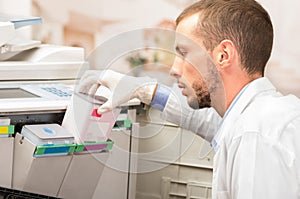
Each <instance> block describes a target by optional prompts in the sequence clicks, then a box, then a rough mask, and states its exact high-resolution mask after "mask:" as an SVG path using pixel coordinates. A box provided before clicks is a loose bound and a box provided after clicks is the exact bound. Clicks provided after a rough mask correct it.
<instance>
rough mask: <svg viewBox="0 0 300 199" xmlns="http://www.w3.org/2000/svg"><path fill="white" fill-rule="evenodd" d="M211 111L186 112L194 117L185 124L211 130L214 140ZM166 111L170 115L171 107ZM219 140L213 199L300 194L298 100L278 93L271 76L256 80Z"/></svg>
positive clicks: (295, 197)
mask: <svg viewBox="0 0 300 199" xmlns="http://www.w3.org/2000/svg"><path fill="white" fill-rule="evenodd" d="M171 107H172V106H171ZM174 110H176V109H174ZM209 110H210V109H206V110H202V111H201V112H197V113H199V114H195V113H196V112H195V113H192V115H193V116H194V118H192V119H191V116H189V114H187V113H185V114H187V115H188V118H189V119H187V120H183V121H182V122H183V123H182V125H183V126H184V127H188V128H189V129H198V128H208V131H207V132H209V131H210V130H211V132H209V135H210V136H208V137H209V138H211V135H212V134H214V132H215V131H214V130H213V128H212V127H211V126H210V125H208V124H206V122H208V120H207V119H205V114H206V113H207V114H208V117H209V118H210V119H212V121H213V124H214V125H215V124H216V123H215V122H216V121H219V120H218V119H216V118H217V116H214V114H213V112H211V111H209ZM164 112H169V116H170V114H171V113H170V107H169V105H167V106H166V108H165V110H164ZM184 122H187V124H185V123H184ZM197 124H198V125H197ZM203 124H204V125H203ZM193 125H195V126H196V127H192V126H193ZM198 130H199V129H198ZM201 131H202V132H203V131H205V129H203V130H201ZM195 132H196V133H198V131H195ZM214 141H216V143H217V146H216V151H215V156H214V165H213V196H212V198H213V199H216V198H217V199H225V198H226V199H227V198H228V199H229V198H230V199H237V198H238V199H248V198H249V199H254V198H255V199H256V198H257V199H261V198H262V199H282V198H289V199H299V198H300V161H299V160H300V100H299V99H298V98H296V97H294V96H285V97H284V96H282V95H281V94H280V93H277V92H276V90H275V88H274V87H273V85H272V84H271V83H270V81H269V80H268V79H267V78H260V79H257V80H255V81H253V82H252V83H250V84H249V86H248V88H247V89H246V90H245V91H244V93H243V94H242V95H241V96H240V98H239V99H238V101H237V102H236V103H235V105H234V106H233V107H232V109H231V111H230V112H229V113H228V115H227V116H226V118H224V121H223V123H222V125H221V126H220V128H219V130H218V133H217V134H216V135H215V137H214Z"/></svg>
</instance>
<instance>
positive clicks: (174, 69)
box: [170, 57, 183, 79]
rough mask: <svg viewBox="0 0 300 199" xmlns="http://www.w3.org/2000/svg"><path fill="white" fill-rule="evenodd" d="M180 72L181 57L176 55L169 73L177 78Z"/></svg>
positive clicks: (180, 74)
mask: <svg viewBox="0 0 300 199" xmlns="http://www.w3.org/2000/svg"><path fill="white" fill-rule="evenodd" d="M182 72H183V71H182V59H181V58H179V57H176V58H175V60H174V63H173V65H172V68H171V70H170V75H171V76H173V77H175V78H176V79H179V78H180V77H181V76H182Z"/></svg>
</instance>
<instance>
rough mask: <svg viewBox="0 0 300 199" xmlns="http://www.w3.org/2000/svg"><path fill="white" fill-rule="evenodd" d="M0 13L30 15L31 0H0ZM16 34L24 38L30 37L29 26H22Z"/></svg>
mask: <svg viewBox="0 0 300 199" xmlns="http://www.w3.org/2000/svg"><path fill="white" fill-rule="evenodd" d="M0 13H6V14H11V15H15V16H31V0H0ZM17 34H18V35H20V36H22V37H24V38H31V28H30V27H23V28H21V29H19V30H17Z"/></svg>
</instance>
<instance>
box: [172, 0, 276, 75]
mask: <svg viewBox="0 0 300 199" xmlns="http://www.w3.org/2000/svg"><path fill="white" fill-rule="evenodd" d="M196 13H199V21H198V24H197V26H196V28H195V30H191V31H194V34H196V35H201V37H202V38H203V40H204V41H203V43H204V46H205V47H206V48H207V50H213V49H214V48H215V47H216V46H217V45H218V44H219V43H220V42H221V41H222V40H224V39H229V40H231V41H232V42H233V43H234V45H235V46H236V48H237V50H238V52H239V56H240V59H241V64H242V65H243V67H244V69H245V70H246V71H247V73H248V74H249V75H253V74H256V73H259V74H262V75H263V74H264V69H265V65H266V63H267V61H268V60H269V58H270V55H271V51H272V45H273V26H272V22H271V19H270V16H269V14H268V13H267V11H266V10H265V9H264V8H263V7H262V6H261V5H260V4H259V3H258V2H256V1H255V0H201V1H199V2H196V3H194V4H192V5H191V6H189V7H187V8H186V9H185V10H184V11H183V12H182V13H181V14H180V15H179V16H178V18H177V19H176V25H178V24H179V23H180V21H182V20H183V19H184V18H185V17H188V16H191V15H193V14H196Z"/></svg>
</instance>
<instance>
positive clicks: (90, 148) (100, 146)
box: [74, 140, 114, 153]
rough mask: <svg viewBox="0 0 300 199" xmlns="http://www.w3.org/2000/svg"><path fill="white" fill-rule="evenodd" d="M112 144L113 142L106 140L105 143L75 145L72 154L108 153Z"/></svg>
mask: <svg viewBox="0 0 300 199" xmlns="http://www.w3.org/2000/svg"><path fill="white" fill-rule="evenodd" d="M113 144H114V142H113V141H112V140H107V141H106V142H95V143H83V144H77V145H76V148H75V151H74V153H86V152H103V151H110V150H111V149H112V147H113Z"/></svg>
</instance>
